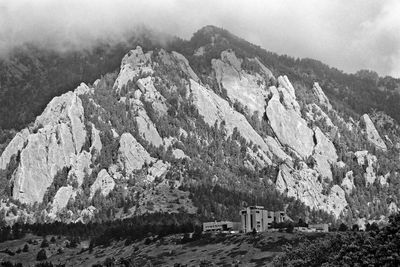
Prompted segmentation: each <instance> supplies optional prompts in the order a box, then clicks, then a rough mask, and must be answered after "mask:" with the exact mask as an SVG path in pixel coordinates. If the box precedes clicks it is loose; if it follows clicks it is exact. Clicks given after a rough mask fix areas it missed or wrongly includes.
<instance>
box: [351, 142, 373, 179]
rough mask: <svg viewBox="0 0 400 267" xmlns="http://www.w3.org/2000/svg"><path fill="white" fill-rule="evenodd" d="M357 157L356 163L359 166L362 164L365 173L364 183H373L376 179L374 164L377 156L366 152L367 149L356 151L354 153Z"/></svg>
mask: <svg viewBox="0 0 400 267" xmlns="http://www.w3.org/2000/svg"><path fill="white" fill-rule="evenodd" d="M354 154H355V156H356V158H357V163H358V165H360V166H364V169H365V173H364V178H365V182H366V185H367V186H368V185H370V184H373V183H374V182H375V179H376V173H375V168H374V167H375V165H376V163H377V158H376V156H375V155H372V154H370V153H368V151H367V150H363V151H357V152H355V153H354Z"/></svg>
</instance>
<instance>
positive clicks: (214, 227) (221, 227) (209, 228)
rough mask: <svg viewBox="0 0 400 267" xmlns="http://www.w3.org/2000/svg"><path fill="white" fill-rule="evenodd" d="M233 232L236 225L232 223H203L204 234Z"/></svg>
mask: <svg viewBox="0 0 400 267" xmlns="http://www.w3.org/2000/svg"><path fill="white" fill-rule="evenodd" d="M232 230H234V223H233V222H230V221H221V222H204V223H203V232H214V231H232Z"/></svg>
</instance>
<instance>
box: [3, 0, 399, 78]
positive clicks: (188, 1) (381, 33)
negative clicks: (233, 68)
mask: <svg viewBox="0 0 400 267" xmlns="http://www.w3.org/2000/svg"><path fill="white" fill-rule="evenodd" d="M139 24H144V25H146V26H148V27H151V28H154V29H156V30H159V31H162V32H165V33H168V34H173V35H177V36H180V37H182V38H185V39H189V38H190V37H191V35H192V34H193V32H195V31H197V30H198V29H200V28H201V27H203V26H205V25H215V26H218V27H222V28H224V29H227V30H229V31H230V32H232V33H234V34H235V35H237V36H239V37H242V38H244V39H246V40H248V41H250V42H252V43H254V44H257V45H260V46H261V47H263V48H265V49H267V50H269V51H273V52H277V53H279V54H287V55H290V56H293V57H309V58H314V59H318V60H321V61H322V62H324V63H327V64H328V65H330V66H332V67H336V68H338V69H341V70H344V71H345V72H351V73H353V72H355V71H357V70H359V69H370V70H374V71H376V72H378V73H379V74H380V75H382V76H385V75H391V76H394V77H397V78H400V1H399V0H385V1H381V0H374V1H373V0H301V1H300V0H246V1H245V0H242V1H238V0H218V1H217V0H196V1H195V0H158V1H157V0H142V1H132V0H130V1H128V0H0V56H3V57H4V56H6V55H7V54H8V53H9V51H10V50H11V49H12V48H13V47H15V46H19V45H21V44H24V43H34V44H36V45H39V46H44V47H48V48H51V49H57V50H67V49H79V48H88V47H90V46H91V45H92V44H93V43H94V42H96V41H97V40H99V39H109V40H118V39H121V38H124V36H127V32H129V31H131V30H132V28H134V27H135V25H139Z"/></svg>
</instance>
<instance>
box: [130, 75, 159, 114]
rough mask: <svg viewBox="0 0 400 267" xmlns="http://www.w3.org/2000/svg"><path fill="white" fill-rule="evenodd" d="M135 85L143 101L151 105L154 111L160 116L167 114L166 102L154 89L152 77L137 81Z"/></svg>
mask: <svg viewBox="0 0 400 267" xmlns="http://www.w3.org/2000/svg"><path fill="white" fill-rule="evenodd" d="M136 84H137V85H138V87H139V89H140V91H141V93H142V95H143V96H144V100H145V101H146V102H149V103H151V105H152V106H153V108H154V110H156V111H157V112H158V113H159V114H160V115H165V114H166V113H167V105H166V104H165V101H166V100H165V98H164V97H163V96H162V95H161V94H160V92H158V91H157V90H156V88H155V87H154V84H153V79H152V77H151V76H148V77H146V78H142V79H139V80H138V81H137V83H136Z"/></svg>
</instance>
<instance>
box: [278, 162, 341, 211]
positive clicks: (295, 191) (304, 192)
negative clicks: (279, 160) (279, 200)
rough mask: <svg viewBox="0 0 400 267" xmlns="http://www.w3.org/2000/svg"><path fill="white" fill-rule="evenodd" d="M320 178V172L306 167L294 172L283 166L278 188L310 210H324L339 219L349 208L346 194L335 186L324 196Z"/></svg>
mask: <svg viewBox="0 0 400 267" xmlns="http://www.w3.org/2000/svg"><path fill="white" fill-rule="evenodd" d="M318 176H319V175H318V172H316V171H315V170H311V169H308V168H307V167H306V166H303V167H302V168H301V169H300V170H294V169H292V168H290V167H289V166H287V165H286V164H283V165H281V166H280V170H279V173H278V177H277V180H276V188H277V189H278V190H279V191H280V192H281V193H284V194H286V195H287V196H289V197H294V198H297V199H299V200H301V201H302V202H303V203H304V204H305V205H307V206H309V207H310V208H314V209H321V210H324V211H326V212H327V213H332V214H333V215H334V216H335V217H336V218H339V216H340V215H341V213H342V212H344V211H345V209H346V207H347V201H346V198H345V192H344V190H343V189H342V188H340V186H338V185H334V186H333V187H332V188H331V189H330V192H329V193H328V195H324V194H323V193H322V192H323V189H324V188H323V186H322V184H321V182H319V181H318Z"/></svg>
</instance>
